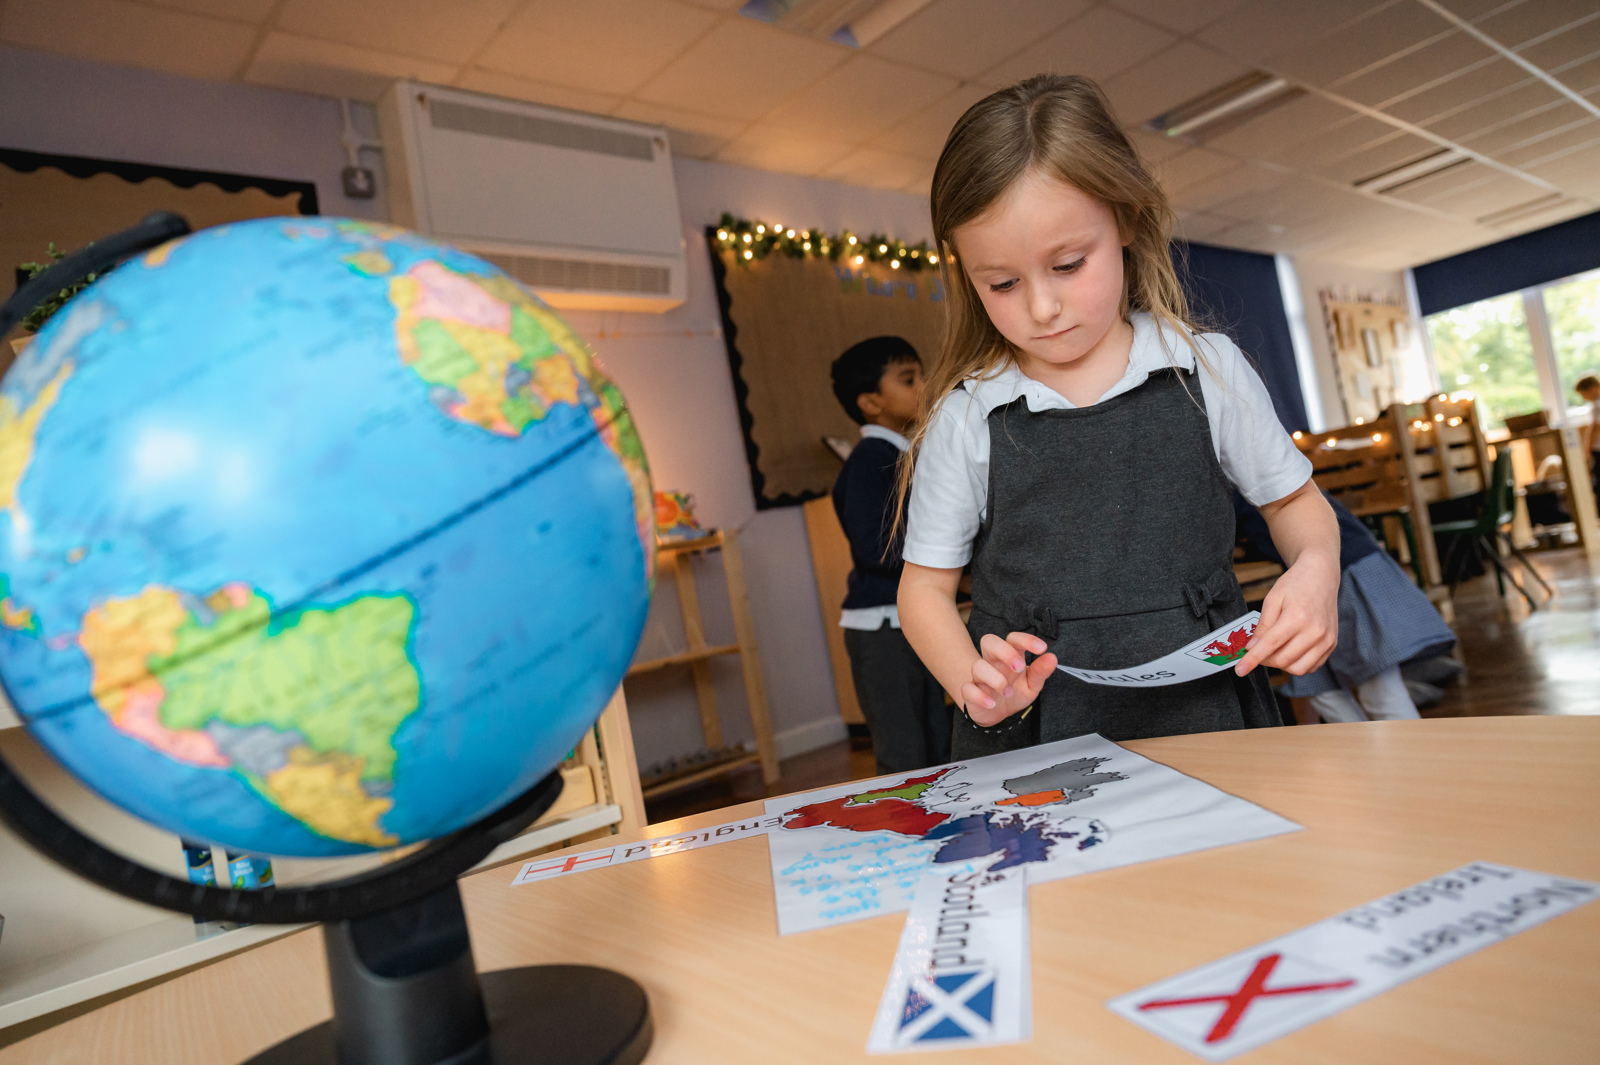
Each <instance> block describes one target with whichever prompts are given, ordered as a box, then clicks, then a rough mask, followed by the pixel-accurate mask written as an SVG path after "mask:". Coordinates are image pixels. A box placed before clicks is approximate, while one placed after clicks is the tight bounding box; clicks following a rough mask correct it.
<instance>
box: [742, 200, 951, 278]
mask: <svg viewBox="0 0 1600 1065" xmlns="http://www.w3.org/2000/svg"><path fill="white" fill-rule="evenodd" d="M716 240H717V247H718V248H720V249H721V250H723V251H725V252H731V253H732V254H733V261H734V262H736V263H738V264H739V265H740V266H745V265H748V264H749V263H751V262H753V261H756V260H760V259H765V258H766V257H767V256H769V255H771V254H773V253H774V252H777V253H778V254H779V255H786V256H788V257H789V258H791V259H827V260H828V261H829V262H835V263H837V262H840V261H843V262H844V264H845V265H846V266H861V265H862V264H863V263H869V262H871V263H888V264H889V268H890V269H891V270H909V271H910V272H911V273H914V274H916V273H921V272H922V271H923V270H931V269H935V268H936V267H938V265H939V256H938V254H937V253H935V252H931V251H929V250H928V242H927V241H922V242H920V243H917V244H907V243H906V242H905V241H903V240H891V239H889V238H888V237H886V236H884V235H883V234H882V233H873V234H871V235H869V236H866V237H860V236H857V235H856V234H854V233H852V232H850V231H849V230H848V229H847V230H845V231H844V232H842V233H832V234H829V233H824V232H823V231H822V230H820V229H786V228H784V227H783V226H782V225H779V224H778V223H776V222H773V223H767V222H760V221H756V222H752V221H750V220H749V219H747V218H735V217H733V215H731V214H726V213H725V214H723V216H722V220H721V221H720V222H718V223H717V233H716Z"/></svg>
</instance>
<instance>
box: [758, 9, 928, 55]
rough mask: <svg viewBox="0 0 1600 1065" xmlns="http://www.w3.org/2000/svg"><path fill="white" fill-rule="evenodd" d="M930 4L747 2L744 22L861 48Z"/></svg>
mask: <svg viewBox="0 0 1600 1065" xmlns="http://www.w3.org/2000/svg"><path fill="white" fill-rule="evenodd" d="M931 2H932V0H749V2H748V3H746V4H745V5H744V6H743V7H741V8H740V9H739V14H741V15H743V16H744V17H745V18H753V19H755V20H756V21H758V22H769V23H772V24H773V25H775V26H782V27H783V28H784V29H786V30H794V31H796V32H798V33H804V34H807V35H808V36H811V37H821V38H824V39H826V40H830V41H834V42H837V43H838V44H843V45H848V46H850V47H851V48H864V47H866V46H867V45H869V44H871V43H872V42H873V41H875V40H877V39H878V38H879V37H882V36H883V35H884V34H886V33H888V32H889V31H890V30H892V29H894V28H895V27H896V26H898V25H900V23H902V22H904V21H905V20H906V19H908V18H910V17H911V16H912V15H915V14H916V13H917V12H918V11H921V10H922V9H923V8H925V7H927V6H928V4H929V3H931Z"/></svg>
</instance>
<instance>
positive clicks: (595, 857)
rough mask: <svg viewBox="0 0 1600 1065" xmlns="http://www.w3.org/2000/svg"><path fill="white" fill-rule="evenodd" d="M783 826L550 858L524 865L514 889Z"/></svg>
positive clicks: (736, 826) (771, 822)
mask: <svg viewBox="0 0 1600 1065" xmlns="http://www.w3.org/2000/svg"><path fill="white" fill-rule="evenodd" d="M782 824H783V818H782V817H773V816H765V817H753V818H750V819H748V820H745V821H729V822H728V823H727V824H725V825H712V826H711V827H710V828H702V829H700V830H699V831H697V832H689V833H685V834H684V835H681V836H663V837H661V838H659V839H641V840H639V841H637V842H634V843H624V844H621V845H620V846H616V847H608V848H606V849H605V850H597V851H579V852H578V853H577V854H566V855H561V854H550V855H545V856H544V857H541V858H535V859H534V860H533V861H531V862H527V863H525V864H524V865H523V866H522V868H521V869H519V870H518V871H517V875H516V876H515V877H514V878H513V879H512V881H511V886H512V887H515V886H517V885H518V884H531V883H533V882H534V881H535V880H554V879H555V878H556V877H558V876H567V875H569V874H572V873H584V872H588V871H589V870H591V869H604V868H606V867H607V866H611V865H621V864H623V863H624V862H642V861H644V860H646V859H648V858H659V857H661V856H662V855H663V854H678V853H681V852H683V851H692V850H695V849H697V848H699V847H710V846H714V845H715V844H718V843H727V842H729V841H730V840H735V839H744V838H745V837H747V836H764V835H766V834H767V833H768V832H770V831H771V830H772V829H775V828H778V827H779V826H780V825H782Z"/></svg>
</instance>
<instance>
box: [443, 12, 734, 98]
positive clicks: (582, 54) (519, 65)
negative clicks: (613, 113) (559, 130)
mask: <svg viewBox="0 0 1600 1065" xmlns="http://www.w3.org/2000/svg"><path fill="white" fill-rule="evenodd" d="M441 6H443V5H441ZM716 20H717V16H716V14H714V13H713V12H710V11H705V10H702V9H700V8H694V7H689V6H687V5H685V4H680V3H675V2H673V0H584V2H583V3H581V4H575V3H572V2H571V0H535V2H534V3H532V4H530V5H528V6H526V7H523V8H521V9H519V10H518V11H517V13H516V15H515V16H514V17H513V18H512V19H511V20H510V21H509V22H507V23H506V25H505V28H504V29H502V30H501V31H500V32H499V34H497V35H496V36H495V38H494V40H493V41H492V42H490V44H489V46H488V47H487V48H486V49H484V51H483V55H482V56H481V57H479V59H478V64H479V65H480V66H484V67H488V68H490V69H492V70H501V71H504V72H506V73H508V74H516V75H518V76H519V77H524V78H532V79H534V80H536V81H545V82H556V83H558V84H561V85H571V86H573V87H574V88H578V89H587V90H588V91H590V92H608V93H622V94H626V93H629V92H632V91H633V90H634V89H636V88H638V87H639V85H640V84H642V83H643V82H644V81H645V80H646V79H647V78H649V77H650V76H651V75H652V74H654V73H656V72H657V71H659V70H660V69H661V68H662V67H664V66H666V65H667V63H669V62H671V61H672V60H673V59H674V58H676V57H677V56H678V55H679V54H680V53H681V52H682V51H683V50H684V49H685V48H686V47H688V46H689V44H690V43H691V42H692V41H694V39H695V38H696V37H698V36H700V35H701V34H702V33H704V32H705V31H706V30H707V29H708V28H709V27H710V26H711V24H712V23H713V22H715V21H716Z"/></svg>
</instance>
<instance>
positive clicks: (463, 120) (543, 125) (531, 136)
mask: <svg viewBox="0 0 1600 1065" xmlns="http://www.w3.org/2000/svg"><path fill="white" fill-rule="evenodd" d="M428 119H429V121H430V122H432V123H433V128H434V129H450V130H455V131H457V132H460V133H477V134H481V135H482V136H485V137H498V138H500V139H501V140H508V141H523V142H525V143H528V144H547V145H550V146H551V147H553V148H575V149H577V150H578V151H581V152H599V153H601V154H603V155H615V156H620V157H621V158H623V159H642V160H644V161H645V162H647V163H648V162H650V161H651V160H653V159H654V158H655V147H654V146H653V145H652V144H651V143H650V138H649V137H647V136H645V135H643V134H640V133H624V132H622V131H621V130H615V129H605V128H603V127H597V126H586V125H583V124H581V123H578V122H563V121H561V120H560V119H555V118H545V117H542V116H538V115H524V114H517V113H516V112H514V111H500V110H497V109H495V108H492V107H473V106H472V105H470V104H462V103H456V102H455V101H454V100H440V99H437V98H433V99H430V100H429V101H428Z"/></svg>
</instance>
